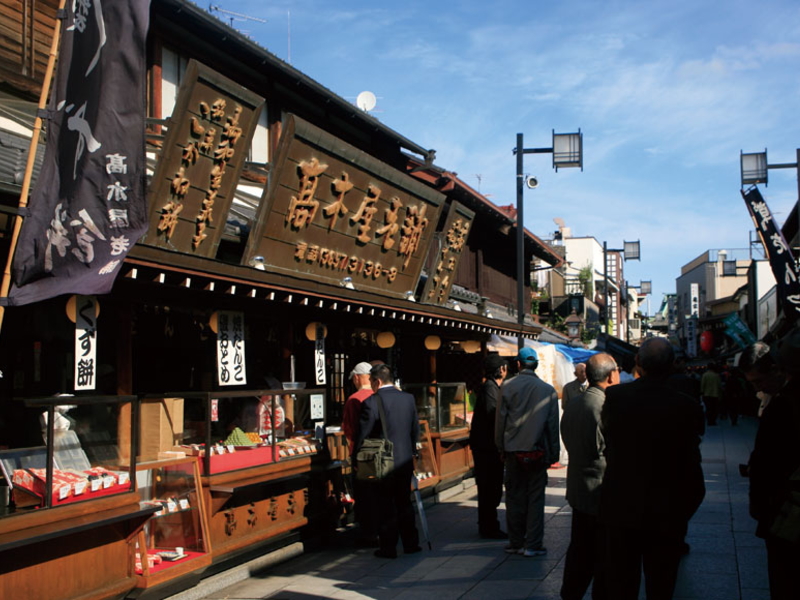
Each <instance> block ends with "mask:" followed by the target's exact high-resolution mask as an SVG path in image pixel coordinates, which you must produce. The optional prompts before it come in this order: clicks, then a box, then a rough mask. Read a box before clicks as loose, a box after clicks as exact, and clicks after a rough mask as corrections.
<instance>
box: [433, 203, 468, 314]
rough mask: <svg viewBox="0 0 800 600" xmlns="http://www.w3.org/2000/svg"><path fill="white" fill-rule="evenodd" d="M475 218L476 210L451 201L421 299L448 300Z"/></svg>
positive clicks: (434, 301)
mask: <svg viewBox="0 0 800 600" xmlns="http://www.w3.org/2000/svg"><path fill="white" fill-rule="evenodd" d="M474 218H475V212H474V211H471V210H470V209H468V208H467V207H465V206H463V205H461V204H459V203H458V202H453V204H452V205H451V206H450V212H449V213H448V215H447V221H446V222H445V224H444V230H443V231H442V234H441V235H442V241H441V249H440V250H439V254H438V256H437V257H436V261H435V262H434V264H433V268H432V271H431V273H430V274H429V275H428V280H427V281H426V282H425V289H424V290H423V291H422V298H421V301H422V302H425V303H427V304H437V305H440V306H441V305H444V304H445V303H446V302H447V299H448V298H449V297H450V288H451V287H453V280H454V279H455V276H456V269H457V268H458V261H459V260H460V259H461V254H462V253H463V251H464V249H465V246H466V243H467V238H468V237H469V230H470V228H471V227H472V219H474Z"/></svg>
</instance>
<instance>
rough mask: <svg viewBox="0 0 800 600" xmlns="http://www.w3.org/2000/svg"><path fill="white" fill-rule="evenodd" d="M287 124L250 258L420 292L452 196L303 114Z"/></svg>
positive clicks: (396, 291)
mask: <svg viewBox="0 0 800 600" xmlns="http://www.w3.org/2000/svg"><path fill="white" fill-rule="evenodd" d="M282 131H283V134H282V136H281V141H280V144H279V148H278V152H277V154H276V160H275V163H274V167H273V170H272V172H271V175H270V183H269V186H268V188H267V190H266V191H265V197H264V198H262V201H261V204H260V205H259V208H258V213H257V215H256V224H255V226H254V227H253V231H252V233H251V235H250V238H249V240H248V245H247V249H246V251H245V255H244V257H243V260H242V263H243V264H250V261H251V260H252V259H253V258H254V257H256V256H260V257H263V259H264V264H265V265H266V269H267V270H269V271H276V272H282V273H285V274H290V275H293V276H296V277H302V278H304V279H311V280H315V281H324V282H326V283H329V284H332V285H342V286H344V287H348V288H353V289H357V290H369V291H373V292H378V293H381V294H383V295H389V296H396V297H404V296H405V295H406V292H408V291H412V292H413V291H415V290H416V286H417V281H418V280H419V275H420V272H421V270H422V266H423V263H424V260H425V257H426V256H427V253H428V248H429V246H430V243H431V240H432V239H433V233H434V230H435V229H436V225H437V223H438V219H439V212H440V210H441V206H442V203H443V201H444V196H443V195H442V194H440V193H439V192H436V191H435V190H432V189H431V188H429V187H428V186H426V185H424V184H422V183H420V182H418V181H416V180H414V179H413V178H411V177H410V176H408V175H406V174H405V173H403V172H400V171H398V170H397V169H395V168H393V167H390V166H388V165H386V164H384V163H382V162H380V161H378V160H377V159H375V158H373V157H371V156H370V155H368V154H366V153H365V152H362V151H361V150H358V149H356V148H353V147H352V146H350V145H348V144H346V143H344V142H342V141H341V140H339V139H337V138H335V137H334V136H332V135H330V134H328V133H326V132H325V131H323V130H321V129H319V128H318V127H315V126H314V125H311V124H310V123H307V122H306V121H303V120H302V119H300V118H299V117H297V116H294V115H287V117H286V118H285V119H284V122H283V128H282ZM259 262H260V261H259Z"/></svg>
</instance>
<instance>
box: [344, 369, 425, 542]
mask: <svg viewBox="0 0 800 600" xmlns="http://www.w3.org/2000/svg"><path fill="white" fill-rule="evenodd" d="M370 381H371V382H372V388H373V389H374V390H375V394H374V395H372V396H370V397H369V398H367V399H366V400H364V402H363V404H362V408H361V420H360V421H359V425H358V438H357V441H356V452H358V450H359V449H360V448H361V444H363V443H364V440H365V439H366V438H368V437H380V431H381V427H382V428H383V434H384V436H385V437H387V438H388V439H389V440H390V441H391V442H392V444H394V470H393V471H392V473H390V474H389V476H388V477H387V478H386V479H384V480H383V481H381V482H378V483H376V484H375V485H376V488H377V490H376V491H377V497H378V504H379V506H378V514H379V517H380V525H379V529H378V538H379V540H380V548H378V549H377V550H376V551H375V556H378V557H380V558H397V540H398V537H399V538H400V539H401V540H402V542H403V551H404V552H405V553H406V554H411V553H413V552H419V551H420V550H421V549H422V548H420V546H419V533H418V532H417V526H416V524H415V522H414V508H413V506H412V505H411V477H412V476H413V474H414V452H415V451H416V446H417V441H418V440H419V418H418V417H417V407H416V403H415V401H414V396H412V395H411V394H408V393H406V392H401V391H400V390H398V389H397V388H396V387H394V385H392V371H391V369H390V368H389V367H388V366H387V365H384V364H382V365H377V366H375V367H373V368H372V371H371V373H370ZM379 397H380V399H381V401H382V403H383V411H384V413H385V415H386V423H381V415H380V408H379V407H378V398H379Z"/></svg>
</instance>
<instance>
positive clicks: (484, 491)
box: [472, 448, 503, 535]
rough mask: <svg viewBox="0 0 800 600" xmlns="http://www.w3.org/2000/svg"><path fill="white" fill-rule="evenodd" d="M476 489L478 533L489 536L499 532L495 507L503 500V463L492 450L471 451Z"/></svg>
mask: <svg viewBox="0 0 800 600" xmlns="http://www.w3.org/2000/svg"><path fill="white" fill-rule="evenodd" d="M472 458H473V460H474V462H475V485H476V486H477V487H478V531H479V532H480V534H481V535H491V534H493V533H496V532H497V531H499V530H500V521H499V520H498V518H497V507H498V506H500V501H501V500H502V498H503V461H502V460H500V453H499V452H497V451H496V450H494V449H489V450H480V449H474V448H473V450H472Z"/></svg>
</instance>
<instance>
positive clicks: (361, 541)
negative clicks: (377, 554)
mask: <svg viewBox="0 0 800 600" xmlns="http://www.w3.org/2000/svg"><path fill="white" fill-rule="evenodd" d="M379 546H380V542H379V541H378V538H356V548H377V547H379Z"/></svg>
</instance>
